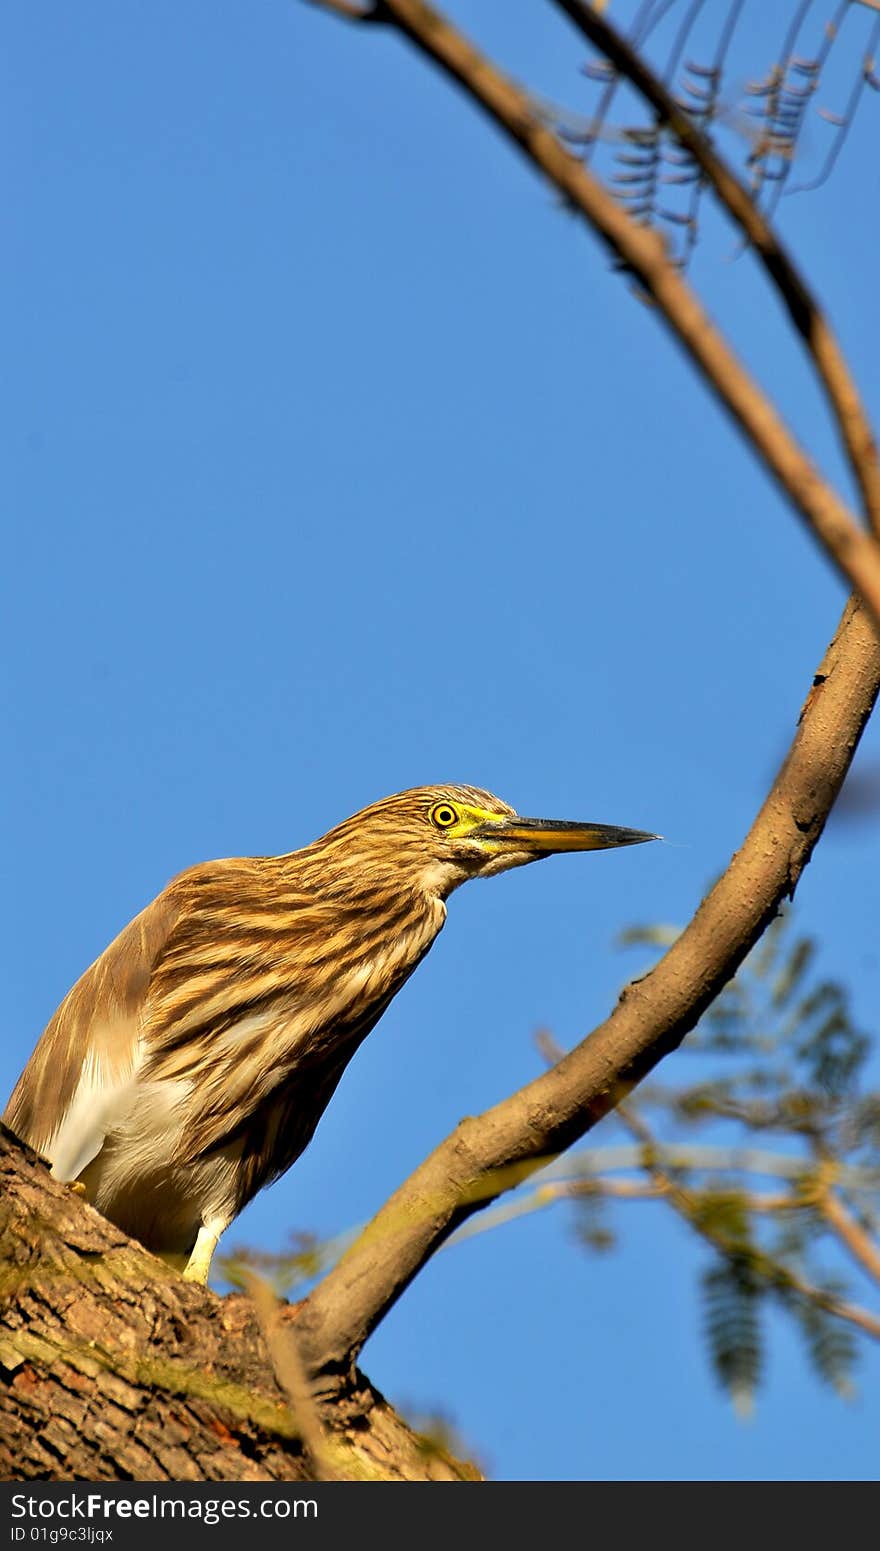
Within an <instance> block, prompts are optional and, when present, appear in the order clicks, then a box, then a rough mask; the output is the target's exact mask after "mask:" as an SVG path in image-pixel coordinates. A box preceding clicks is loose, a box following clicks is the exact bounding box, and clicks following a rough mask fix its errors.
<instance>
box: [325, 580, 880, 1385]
mask: <svg viewBox="0 0 880 1551" xmlns="http://www.w3.org/2000/svg"><path fill="white" fill-rule="evenodd" d="M878 690H880V645H878V642H877V638H876V635H875V632H874V629H873V626H872V625H871V622H870V621H869V620H868V619H867V617H866V615H865V613H864V610H863V609H862V608H861V607H860V606H859V605H858V603H856V602H855V601H854V600H851V601H850V603H849V604H848V605H847V608H846V610H845V612H844V615H843V619H842V620H841V624H840V626H839V628H838V631H837V634H836V635H835V637H834V639H833V640H832V642H831V644H830V646H829V648H828V650H827V652H826V654H825V657H824V659H823V661H822V663H821V665H820V667H819V670H818V672H817V673H816V675H815V677H814V680H813V687H812V689H811V691H810V694H809V696H808V697H807V701H806V704H805V706H804V708H803V711H802V713H801V718H800V722H799V725H798V729H797V732H796V734H795V738H794V741H793V743H792V746H791V749H790V750H789V753H788V756H787V758H786V760H785V762H784V764H783V765H782V768H781V769H780V771H779V774H778V775H777V777H776V780H775V781H774V783H773V785H772V787H771V789H770V792H769V793H768V795H767V798H766V800H765V802H764V804H763V806H762V808H761V810H760V812H759V814H758V816H757V818H756V819H755V821H754V823H753V825H752V828H751V830H750V831H749V834H748V836H747V837H746V840H745V841H744V843H743V845H742V847H741V849H740V850H739V851H738V852H737V853H736V855H735V856H734V857H733V858H732V860H731V862H730V864H729V865H728V867H727V869H726V871H725V872H724V873H723V875H722V876H721V878H720V879H719V880H718V882H717V883H716V884H715V886H714V888H713V889H712V890H711V892H710V893H709V894H708V895H707V897H706V899H705V900H704V901H703V903H702V905H701V906H700V908H699V910H698V911H697V913H696V915H695V916H694V918H693V920H692V921H691V922H690V924H689V925H688V926H687V927H686V929H685V930H684V932H683V933H682V934H681V936H680V937H678V939H677V940H676V942H675V943H674V944H673V946H672V947H671V948H670V949H669V950H668V952H667V953H666V954H665V955H664V957H663V958H662V959H661V960H660V961H659V963H658V964H657V965H656V966H655V967H654V969H653V970H652V971H651V972H650V974H648V975H647V976H645V978H644V979H642V980H639V981H637V982H635V983H634V984H632V985H629V986H627V987H626V988H625V990H624V991H623V993H622V994H621V997H620V1000H619V1002H618V1004H617V1006H616V1007H615V1009H614V1011H613V1012H612V1013H611V1015H610V1017H609V1018H607V1019H606V1020H605V1022H604V1023H602V1024H600V1025H599V1027H598V1028H596V1029H594V1031H593V1032H592V1034H590V1035H588V1036H587V1038H586V1039H584V1040H583V1041H582V1042H581V1043H580V1044H579V1045H577V1046H576V1047H575V1048H574V1050H572V1051H570V1052H569V1054H568V1055H566V1056H565V1057H564V1058H563V1059H562V1060H561V1061H560V1062H559V1063H558V1064H557V1065H556V1066H554V1067H553V1068H552V1069H551V1070H550V1071H549V1072H546V1073H545V1074H544V1075H543V1076H541V1077H539V1078H537V1079H536V1080H535V1081H534V1082H531V1083H529V1084H528V1085H527V1086H526V1087H525V1088H521V1089H520V1090H519V1092H518V1093H515V1094H513V1095H512V1096H511V1097H510V1098H508V1099H505V1100H503V1101H502V1102H501V1103H500V1104H496V1105H495V1106H494V1108H492V1109H490V1110H487V1111H486V1112H485V1113H484V1114H482V1115H478V1116H476V1117H475V1118H469V1119H466V1120H463V1121H462V1122H461V1123H460V1124H459V1125H458V1127H457V1128H456V1130H455V1131H454V1132H453V1133H452V1135H451V1136H449V1137H448V1138H447V1139H446V1141H444V1142H442V1143H441V1145H440V1146H439V1147H438V1148H437V1149H436V1151H435V1152H433V1153H432V1154H431V1156H430V1157H429V1158H427V1159H426V1160H425V1162H424V1163H422V1164H421V1166H420V1167H419V1168H417V1169H416V1170H415V1172H414V1173H413V1174H411V1175H410V1177H409V1179H408V1180H406V1181H405V1183H404V1184H403V1185H401V1187H400V1188H399V1189H398V1190H397V1191H396V1192H395V1194H394V1195H393V1196H392V1197H391V1198H390V1200H389V1201H388V1202H387V1203H386V1204H385V1206H383V1207H382V1209H381V1210H380V1211H379V1212H378V1213H377V1215H376V1217H375V1218H374V1219H373V1221H372V1223H370V1224H369V1226H368V1227H367V1228H366V1229H365V1230H364V1232H363V1233H361V1234H360V1235H359V1237H358V1238H357V1240H356V1241H355V1243H354V1244H353V1245H352V1247H351V1248H350V1249H349V1250H348V1252H347V1253H346V1254H345V1255H344V1256H343V1258H342V1260H341V1261H340V1262H339V1264H338V1265H337V1266H336V1267H335V1268H334V1269H333V1270H332V1271H331V1272H330V1273H329V1275H328V1276H327V1277H325V1279H324V1281H323V1282H322V1283H321V1284H320V1286H319V1287H317V1288H316V1289H315V1291H314V1292H313V1293H312V1294H311V1295H310V1297H309V1298H308V1299H307V1300H306V1302H305V1304H304V1305H303V1306H302V1309H301V1311H300V1314H299V1318H298V1320H297V1331H298V1334H299V1337H300V1350H301V1352H302V1353H303V1357H304V1360H306V1361H308V1363H309V1364H310V1366H311V1368H312V1369H313V1371H317V1370H319V1369H320V1370H323V1371H324V1372H325V1373H326V1374H327V1375H328V1376H332V1375H333V1374H338V1373H343V1374H344V1373H346V1372H347V1371H348V1368H349V1365H350V1364H351V1362H352V1361H353V1360H354V1358H355V1357H356V1355H357V1353H358V1352H359V1351H360V1349H361V1347H362V1346H363V1343H364V1342H365V1341H366V1339H367V1337H368V1336H369V1334H370V1332H371V1331H372V1330H374V1329H375V1327H376V1325H377V1324H378V1323H379V1321H380V1320H381V1319H382V1318H383V1317H384V1315H385V1314H386V1313H387V1311H388V1309H389V1308H390V1307H391V1306H392V1305H393V1304H394V1303H395V1302H396V1300H397V1299H398V1298H399V1297H400V1295H401V1293H402V1292H403V1291H404V1290H405V1288H406V1287H407V1286H408V1285H409V1283H410V1282H411V1281H412V1279H413V1277H414V1276H416V1275H417V1273H418V1272H419V1270H420V1269H421V1267H422V1266H423V1265H424V1264H425V1262H426V1261H427V1260H428V1259H429V1258H430V1256H431V1255H432V1254H433V1253H434V1252H435V1250H436V1249H438V1248H439V1246H440V1245H441V1244H442V1243H443V1242H444V1241H445V1240H446V1239H447V1238H448V1237H449V1235H450V1234H451V1233H452V1232H453V1231H454V1229H455V1228H457V1227H458V1226H459V1224H461V1223H462V1222H464V1221H466V1220H467V1218H469V1217H470V1216H472V1215H473V1213H474V1212H476V1211H478V1210H480V1209H481V1208H482V1207H483V1206H486V1205H488V1204H489V1203H490V1202H491V1201H492V1200H494V1199H497V1197H498V1196H499V1195H501V1194H502V1193H503V1191H505V1190H507V1189H510V1188H512V1187H513V1186H514V1185H515V1184H518V1183H520V1182H521V1181H522V1180H523V1179H524V1178H526V1177H527V1176H528V1175H529V1174H530V1173H532V1172H534V1171H535V1170H536V1169H538V1168H540V1167H542V1166H543V1165H544V1164H546V1163H547V1161H548V1159H549V1158H550V1157H552V1156H554V1155H555V1154H557V1153H560V1152H562V1151H563V1150H564V1149H565V1148H567V1147H569V1146H570V1145H571V1143H572V1142H574V1141H576V1140H577V1139H578V1138H579V1137H581V1136H583V1135H585V1134H586V1132H587V1131H589V1130H590V1129H591V1128H592V1127H593V1126H594V1125H595V1124H596V1122H597V1121H598V1120H600V1119H601V1118H602V1116H603V1115H605V1114H607V1113H608V1111H609V1110H610V1109H613V1108H614V1106H615V1105H616V1104H617V1103H618V1102H619V1101H620V1099H621V1098H623V1097H624V1096H625V1094H626V1093H627V1092H628V1091H629V1090H630V1089H631V1088H632V1087H633V1086H634V1085H635V1084H636V1083H637V1082H639V1081H640V1080H641V1078H642V1077H644V1076H645V1075H646V1073H647V1072H649V1071H650V1070H651V1069H652V1067H654V1066H655V1065H656V1064H657V1062H658V1061H659V1060H660V1059H661V1058H662V1057H663V1056H664V1055H667V1054H668V1053H669V1052H670V1051H671V1050H674V1049H675V1048H676V1047H677V1046H678V1045H679V1044H680V1043H681V1041H682V1039H683V1038H684V1036H685V1035H686V1034H687V1033H688V1031H689V1030H690V1029H692V1028H693V1027H694V1025H695V1024H696V1023H697V1021H698V1019H699V1018H700V1017H701V1015H702V1013H703V1012H704V1011H705V1009H706V1008H707V1007H708V1005H709V1003H710V1002H711V1001H712V999H713V998H714V997H715V996H716V995H717V993H718V992H719V991H720V990H721V987H722V986H723V985H724V984H725V983H726V982H727V981H728V980H729V979H730V977H731V976H732V975H733V974H734V973H735V972H736V970H737V968H738V967H739V965H740V964H741V963H742V960H743V959H744V958H745V956H746V954H747V953H748V952H749V950H750V949H751V948H752V947H753V946H754V944H755V942H756V941H757V940H758V938H759V937H760V935H761V933H762V931H763V930H764V928H765V927H766V926H767V925H768V924H769V922H770V921H771V920H772V919H773V917H774V915H775V914H776V912H777V911H778V909H779V906H780V904H781V903H782V901H783V900H784V899H785V898H786V897H787V896H790V895H791V894H793V892H794V889H795V887H796V885H797V882H798V879H799V878H800V875H801V873H802V871H803V869H804V867H805V866H806V865H807V863H808V861H809V859H810V856H811V853H812V850H813V847H814V845H815V844H816V841H817V840H818V838H819V836H820V834H821V832H822V829H823V827H824V824H825V820H826V818H827V816H828V813H829V811H830V809H831V806H832V804H833V802H834V799H835V797H836V795H837V792H838V791H839V789H840V786H841V783H842V781H843V779H844V776H845V775H846V772H847V770H848V768H849V765H850V762H851V760H852V756H853V754H854V752H855V749H856V746H857V744H858V740H859V737H860V735H861V732H862V729H863V728H864V725H865V723H866V721H867V719H868V716H869V715H870V712H871V709H872V707H873V704H874V701H875V699H876V697H877V693H878Z"/></svg>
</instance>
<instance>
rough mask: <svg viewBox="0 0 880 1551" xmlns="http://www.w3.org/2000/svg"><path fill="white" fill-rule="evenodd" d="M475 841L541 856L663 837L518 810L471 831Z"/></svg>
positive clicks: (506, 849) (630, 843)
mask: <svg viewBox="0 0 880 1551" xmlns="http://www.w3.org/2000/svg"><path fill="white" fill-rule="evenodd" d="M470 833H471V836H472V837H473V838H474V839H475V840H487V841H490V842H491V841H496V842H497V844H498V849H499V851H501V852H504V851H508V850H510V851H514V850H516V851H529V852H531V853H532V855H533V856H534V857H535V859H537V858H538V857H539V856H551V855H552V854H553V853H554V852H557V851H606V850H608V849H609V848H610V847H612V846H637V845H641V844H642V842H643V841H644V840H662V838H663V837H662V835H651V834H649V833H648V832H647V830H644V829H619V828H618V827H617V826H616V825H614V824H583V823H577V822H570V821H569V820H567V819H523V818H520V816H519V814H518V813H515V814H511V815H510V816H509V817H503V818H497V819H496V818H492V819H491V820H487V821H486V822H485V823H483V824H479V825H477V827H476V828H475V829H472V830H471V832H470Z"/></svg>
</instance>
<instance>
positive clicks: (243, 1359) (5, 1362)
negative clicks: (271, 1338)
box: [0, 1127, 479, 1481]
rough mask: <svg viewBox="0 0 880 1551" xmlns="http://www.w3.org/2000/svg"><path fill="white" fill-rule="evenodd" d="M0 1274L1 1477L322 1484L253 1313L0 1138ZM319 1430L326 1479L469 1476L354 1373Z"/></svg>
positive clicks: (290, 1315)
mask: <svg viewBox="0 0 880 1551" xmlns="http://www.w3.org/2000/svg"><path fill="white" fill-rule="evenodd" d="M0 1266H2V1270H0V1476H2V1478H3V1479H4V1480H14V1481H22V1480H56V1481H57V1480H66V1481H70V1480H85V1481H130V1480H136V1481H309V1480H315V1479H316V1478H319V1476H320V1472H319V1471H317V1470H316V1469H315V1465H314V1461H313V1459H312V1458H311V1457H310V1455H309V1452H308V1450H307V1449H306V1448H305V1447H304V1446H303V1443H302V1441H301V1436H300V1434H301V1432H305V1431H306V1429H305V1428H303V1427H302V1423H301V1422H300V1420H299V1419H298V1418H297V1417H296V1416H294V1414H293V1412H292V1410H291V1407H290V1405H289V1403H288V1401H287V1399H286V1395H285V1389H284V1387H283V1375H281V1376H280V1378H281V1381H282V1382H280V1381H279V1372H278V1368H279V1365H278V1361H277V1351H273V1353H272V1355H270V1352H269V1350H268V1349H267V1343H266V1337H265V1333H264V1328H263V1325H262V1324H261V1321H260V1320H259V1319H258V1317H257V1313H256V1311H255V1307H254V1303H253V1301H252V1300H251V1299H250V1298H247V1297H245V1296H243V1295H241V1294H230V1295H229V1296H228V1297H225V1298H221V1297H218V1296H217V1294H216V1293H213V1292H211V1291H209V1290H207V1289H205V1288H201V1287H196V1286H193V1285H192V1283H189V1282H184V1281H183V1279H182V1277H180V1276H179V1275H178V1274H177V1273H176V1272H174V1271H171V1270H169V1269H168V1267H167V1266H165V1265H163V1263H162V1262H161V1261H160V1260H157V1259H156V1258H155V1257H154V1256H153V1255H150V1254H148V1253H147V1251H146V1250H144V1249H142V1248H141V1246H140V1245H139V1244H137V1243H136V1242H135V1241H134V1240H132V1239H128V1238H126V1237H125V1235H124V1234H123V1233H120V1231H119V1229H118V1228H115V1227H114V1226H113V1225H112V1224H111V1223H109V1222H107V1220H106V1219H105V1218H103V1217H101V1216H99V1214H98V1213H97V1212H95V1211H93V1210H92V1208H91V1207H89V1206H87V1205H85V1204H84V1203H83V1202H82V1201H81V1200H80V1199H79V1198H78V1197H77V1196H76V1195H73V1194H71V1192H70V1191H69V1190H67V1189H66V1188H65V1187H64V1186H62V1185H59V1184H58V1183H57V1182H56V1181H55V1180H53V1179H52V1178H51V1176H50V1174H49V1172H48V1170H47V1168H46V1166H45V1164H44V1163H43V1162H42V1161H41V1160H40V1159H39V1158H38V1157H37V1155H36V1154H35V1153H33V1152H31V1151H30V1149H27V1148H23V1147H22V1146H21V1145H20V1143H18V1142H17V1141H16V1139H15V1138H14V1137H13V1136H12V1134H11V1132H9V1131H7V1130H6V1128H5V1127H0ZM295 1312H296V1309H295V1305H284V1306H282V1314H283V1317H285V1320H286V1322H287V1323H289V1325H290V1326H293V1325H294V1324H295ZM284 1334H285V1335H288V1334H289V1332H284ZM273 1359H274V1360H273ZM319 1419H320V1423H321V1426H322V1431H323V1439H324V1448H323V1453H324V1456H325V1458H327V1459H329V1460H330V1461H331V1462H332V1474H333V1477H334V1479H343V1480H383V1481H389V1480H390V1481H455V1480H468V1479H470V1480H474V1479H477V1478H478V1474H479V1473H478V1471H477V1470H476V1469H475V1468H474V1467H473V1466H471V1465H467V1464H464V1463H462V1462H460V1461H458V1460H455V1459H453V1458H452V1457H451V1456H450V1455H449V1454H447V1453H446V1452H445V1451H444V1450H442V1449H440V1448H439V1447H438V1446H437V1445H436V1444H435V1443H434V1442H433V1441H432V1440H429V1439H426V1438H423V1437H421V1436H420V1435H419V1434H417V1433H415V1432H413V1430H412V1429H411V1428H410V1427H408V1426H407V1424H406V1423H405V1422H404V1421H403V1420H402V1419H401V1417H399V1416H398V1415H397V1413H396V1412H395V1411H394V1410H393V1408H392V1407H391V1406H390V1405H389V1404H388V1402H387V1401H386V1400H385V1399H384V1398H383V1397H382V1395H380V1394H379V1392H378V1391H377V1390H376V1389H374V1388H373V1386H372V1385H371V1384H370V1382H369V1380H368V1379H366V1378H365V1377H364V1375H363V1374H362V1373H357V1374H356V1375H355V1377H354V1380H353V1382H352V1383H351V1384H350V1385H349V1387H348V1389H347V1391H346V1392H345V1393H344V1394H343V1393H341V1394H339V1395H338V1397H336V1398H335V1399H334V1401H333V1403H332V1404H326V1405H323V1406H322V1408H321V1411H320V1413H319Z"/></svg>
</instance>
